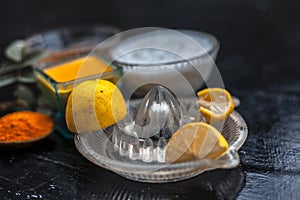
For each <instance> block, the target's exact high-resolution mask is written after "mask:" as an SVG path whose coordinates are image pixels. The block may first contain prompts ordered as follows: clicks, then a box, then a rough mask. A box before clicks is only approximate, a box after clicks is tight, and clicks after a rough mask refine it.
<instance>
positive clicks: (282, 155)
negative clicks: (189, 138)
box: [0, 0, 300, 199]
mask: <svg viewBox="0 0 300 200" xmlns="http://www.w3.org/2000/svg"><path fill="white" fill-rule="evenodd" d="M299 10H300V1H292V0H286V1H282V0H281V1H279V0H248V1H241V0H226V1H221V0H193V1H188V0H186V1H182V0H180V1H179V0H165V1H163V0H160V1H158V0H152V1H141V0H133V1H122V0H111V1H90V0H89V1H88V0H85V1H78V0H72V1H71V0H60V1H58V0H51V1H42V0H10V1H1V2H0V27H1V29H0V30H1V31H0V50H1V52H3V49H4V47H5V46H6V45H7V44H8V43H9V42H11V41H12V40H15V39H16V38H24V37H28V36H30V35H32V34H34V33H36V32H41V31H44V30H48V29H51V28H57V27H62V26H66V25H82V24H99V23H100V24H109V25H115V26H118V27H120V28H121V29H123V30H127V29H132V28H137V27H145V26H155V27H165V28H181V29H183V28H186V29H194V30H202V31H207V32H210V33H212V34H214V35H215V36H216V37H217V38H218V39H219V40H220V42H221V49H220V53H219V56H218V58H217V66H218V67H219V70H220V71H221V73H222V76H223V79H224V82H225V86H226V87H227V88H228V89H229V90H230V91H231V92H232V94H233V95H235V96H237V97H239V98H240V99H241V102H242V104H241V106H240V107H239V108H237V110H238V111H239V112H240V113H241V114H242V115H243V117H244V118H245V120H246V121H247V123H248V126H249V136H248V139H247V141H246V143H245V144H244V146H243V147H242V149H241V150H240V156H241V165H240V166H239V167H238V168H236V169H232V170H216V171H212V172H208V173H205V174H203V175H200V176H198V177H196V178H193V179H191V180H187V181H182V182H179V183H172V184H161V185H155V184H142V183H137V182H132V181H128V180H125V179H123V178H121V177H119V176H117V175H115V174H113V173H111V172H108V171H106V170H104V169H101V168H99V167H97V166H94V165H93V164H91V163H89V162H88V161H87V160H85V159H84V158H83V157H82V156H81V155H80V154H79V153H78V152H77V151H76V149H75V147H74V144H73V142H72V141H66V140H65V139H63V138H62V137H60V136H59V135H57V134H53V135H51V137H50V138H49V139H48V140H46V141H45V142H44V143H42V144H39V145H37V146H34V147H32V148H28V149H23V150H9V151H8V150H3V151H2V152H0V197H3V198H4V199H26V198H27V199H38V198H40V199H200V198H204V199H233V198H238V199H299V198H300V159H299V158H300V145H299V144H300V133H299V132H300V114H299V113H300V79H299V74H300V64H299V57H300V51H299V49H300V11H299ZM3 57H4V56H3V55H1V56H0V58H2V59H3ZM1 95H5V94H3V93H1Z"/></svg>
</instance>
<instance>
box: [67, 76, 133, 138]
mask: <svg viewBox="0 0 300 200" xmlns="http://www.w3.org/2000/svg"><path fill="white" fill-rule="evenodd" d="M126 112H127V111H126V104H125V100H124V98H123V95H122V93H121V92H120V90H119V89H118V87H117V86H116V85H114V84H113V83H111V82H109V81H106V80H89V81H85V82H83V83H80V84H79V85H77V86H75V87H74V89H73V91H72V93H71V94H70V96H69V98H68V102H67V107H66V116H65V117H66V123H67V126H68V129H69V130H70V131H71V132H74V133H81V132H88V131H94V130H99V129H103V128H107V127H109V126H111V125H113V124H115V123H117V122H118V121H120V120H122V119H123V118H124V117H125V115H126Z"/></svg>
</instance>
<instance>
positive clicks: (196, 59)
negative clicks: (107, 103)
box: [72, 28, 247, 183]
mask: <svg viewBox="0 0 300 200" xmlns="http://www.w3.org/2000/svg"><path fill="white" fill-rule="evenodd" d="M188 34H190V35H191V34H192V35H193V37H188V36H187V35H185V34H184V32H176V31H171V32H170V31H169V30H166V29H155V28H154V29H153V28H147V29H146V30H145V29H138V30H134V31H133V32H131V31H129V32H125V33H122V34H121V36H120V35H119V36H118V37H119V38H121V40H120V41H118V43H115V46H113V47H111V48H110V49H111V52H110V56H111V63H113V64H114V65H116V66H118V67H121V68H122V70H123V75H122V76H121V77H120V79H119V82H118V83H121V84H117V87H119V90H120V92H121V93H122V95H123V96H124V102H125V103H124V106H126V110H127V112H126V115H125V116H124V117H123V118H122V119H119V120H116V123H114V124H113V125H111V126H107V127H101V126H99V128H98V129H94V130H82V131H79V132H78V133H77V134H76V137H75V138H74V141H75V144H76V147H77V149H78V150H79V152H80V153H81V154H82V155H83V156H84V157H86V158H87V159H88V160H90V161H91V162H93V163H94V164H96V165H98V166H101V167H103V168H105V169H108V170H111V171H113V172H115V173H117V174H119V175H121V176H123V177H126V178H129V179H132V180H136V181H142V182H154V183H161V182H172V181H178V180H183V179H187V178H190V177H193V176H196V175H198V174H200V173H202V172H204V171H207V170H212V169H216V168H233V167H236V166H237V165H238V164H239V156H238V153H237V151H238V149H239V148H240V147H241V145H242V144H243V143H244V141H245V139H246V137H247V126H246V123H245V121H244V120H243V118H242V117H241V116H240V115H239V114H238V113H237V112H236V111H233V112H232V113H231V114H230V115H229V116H228V117H227V118H226V120H224V121H223V122H222V123H220V124H216V125H215V128H214V129H218V131H219V132H220V134H221V135H222V138H225V139H224V140H226V142H227V143H228V149H227V150H226V151H224V154H222V155H220V156H219V157H216V158H208V157H205V156H202V157H198V158H194V157H193V158H190V157H189V156H187V159H183V160H180V161H178V158H179V157H180V156H181V155H175V156H174V154H173V152H175V151H176V145H171V146H172V148H173V149H174V148H175V149H174V151H173V150H172V151H170V144H172V141H174V140H173V138H174V135H176V137H177V138H178V135H181V137H179V138H180V142H179V143H178V148H181V147H180V146H182V144H183V146H184V147H185V148H189V146H191V145H192V144H193V141H194V138H193V137H192V136H193V134H192V136H191V134H190V131H188V132H187V135H190V136H191V137H185V134H184V135H182V133H180V134H178V131H179V130H180V129H182V128H186V127H187V126H189V124H193V123H196V124H198V123H200V124H201V125H203V124H204V122H205V119H204V117H203V116H202V115H201V114H200V112H199V100H198V98H197V97H196V95H195V92H196V91H197V90H198V89H199V87H201V85H202V84H203V82H202V81H205V83H206V84H207V86H208V87H209V86H211V85H213V84H217V85H222V84H221V83H222V82H221V83H220V80H221V79H219V80H212V82H213V84H212V82H210V81H211V80H208V77H209V74H211V73H212V72H213V71H216V70H214V67H215V65H214V58H215V57H213V56H209V55H208V54H210V53H212V52H214V54H213V55H215V53H216V50H217V49H218V45H215V44H216V43H215V41H216V40H214V39H213V38H212V37H210V36H207V34H200V35H199V34H197V33H194V32H192V33H191V32H188ZM161 36H162V37H161ZM170 37H171V38H172V37H173V38H176V40H173V42H174V43H176V42H179V43H178V44H174V45H168V44H169V42H166V38H170ZM199 37H200V38H201V39H199ZM149 38H150V39H149ZM195 38H198V40H195ZM154 41H155V42H154ZM168 41H169V40H168ZM175 41H176V42H175ZM203 41H205V42H208V43H209V44H208V45H206V47H209V48H211V49H210V51H206V50H205V49H203V47H202V46H201V42H202V43H203ZM211 42H212V45H211V44H210V43H211ZM182 43H184V48H182V47H183V46H182V45H181V44H182ZM199 44H200V45H199ZM185 45H187V46H185ZM185 47H189V48H187V49H188V52H185V51H186V48H185ZM190 48H192V49H193V48H194V49H196V50H197V49H198V50H197V51H196V50H195V51H193V52H194V53H193V52H191V51H190ZM156 50H158V51H156ZM183 52H185V53H183ZM199 52H202V53H200V54H199ZM205 52H206V53H205ZM90 55H93V52H92V53H91V54H90ZM152 55H155V56H158V57H159V55H162V57H160V58H161V60H160V59H156V60H155V61H154V63H153V62H152V61H151V60H149V59H148V58H149V57H151V56H152ZM141 61H143V62H141ZM201 75H203V76H202V77H201ZM164 77H166V78H164ZM199 77H201V78H202V79H198V78H199ZM217 77H218V76H217ZM218 78H219V77H218ZM141 80H142V84H141ZM197 80H199V81H200V80H201V83H197ZM218 81H219V82H218ZM140 89H141V90H140ZM96 91H97V90H96ZM101 91H102V90H99V91H98V92H100V93H99V96H101V95H102V92H104V93H105V91H102V92H101ZM137 91H138V93H136V92H137ZM134 95H136V96H138V97H141V98H132V96H134ZM74 96H76V95H75V94H74V90H73V100H72V103H73V105H72V108H73V110H76V109H78V110H80V109H82V106H80V105H81V103H82V102H81V101H82V99H83V98H82V96H81V95H80V94H79V95H78V96H77V99H76V98H74ZM95 96H97V94H95V95H92V98H95ZM87 100H89V99H87ZM89 101H90V102H95V99H92V100H89ZM80 102H81V103H80ZM121 104H122V102H121V101H120V100H118V101H117V102H115V101H111V107H112V109H113V108H114V107H115V108H118V109H120V105H121ZM82 105H83V104H82ZM84 106H86V105H84ZM91 106H95V107H97V106H98V107H99V106H100V105H95V103H94V104H91ZM118 109H117V110H118ZM92 110H94V112H93V113H92V114H91V115H90V116H91V117H92V118H91V119H90V120H88V121H86V122H89V121H94V122H96V121H97V120H101V118H105V115H101V116H98V115H99V113H98V114H97V111H96V110H97V109H96V108H94V109H92ZM82 113H83V112H82ZM82 113H80V112H79V113H78V114H73V115H72V116H73V117H74V124H75V126H76V128H79V127H84V126H85V123H82V121H81V120H80V118H81V119H82V118H86V117H87V114H86V116H80V117H79V115H81V114H82ZM84 113H86V112H84ZM78 117H79V118H78ZM85 120H86V119H85ZM205 126H206V125H205ZM191 132H193V131H191ZM187 135H186V136H187ZM209 138H210V137H208V141H207V142H208V143H210V144H211V143H214V142H216V140H215V139H213V140H210V139H209ZM217 138H219V137H217ZM181 143H182V144H181ZM174 146H175V147H174ZM197 148H198V147H197ZM185 150H186V149H185ZM211 150H213V149H211V147H209V148H207V150H206V151H207V153H209V151H211ZM183 152H184V151H183ZM170 155H171V156H170Z"/></svg>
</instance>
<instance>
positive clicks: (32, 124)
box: [0, 111, 54, 143]
mask: <svg viewBox="0 0 300 200" xmlns="http://www.w3.org/2000/svg"><path fill="white" fill-rule="evenodd" d="M53 128H54V123H53V121H52V119H51V118H50V117H49V116H47V115H45V114H41V113H37V112H32V111H20V112H14V113H10V114H7V115H5V116H3V117H1V118H0V143H10V142H11V143H13V142H26V141H31V140H36V139H39V138H43V137H45V136H47V135H48V134H50V133H51V132H52V130H53Z"/></svg>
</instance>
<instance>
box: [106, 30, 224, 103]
mask: <svg viewBox="0 0 300 200" xmlns="http://www.w3.org/2000/svg"><path fill="white" fill-rule="evenodd" d="M124 35H126V34H124ZM128 35H129V36H128ZM128 35H126V37H123V38H122V39H121V40H120V42H118V44H117V45H115V46H114V47H113V48H112V49H111V52H110V54H111V57H112V60H114V63H115V64H116V65H118V66H121V67H122V68H123V71H124V74H126V76H125V77H123V81H122V82H123V85H122V90H123V91H124V93H127V92H128V91H131V90H132V88H139V87H140V86H142V87H141V88H139V89H138V90H136V91H135V93H134V94H135V95H137V96H138V97H141V96H144V94H145V93H146V92H147V91H148V90H149V89H150V88H151V86H152V85H151V84H149V85H148V86H145V83H147V82H149V83H151V82H158V83H161V84H163V85H167V86H168V87H169V88H171V89H172V91H173V92H175V93H176V94H177V95H178V96H191V95H193V94H194V92H195V91H197V90H199V89H200V88H201V86H203V84H204V83H206V82H207V80H208V79H209V77H210V75H211V73H212V71H213V68H214V67H215V63H214V61H215V59H216V57H217V53H218V50H219V42H218V40H217V39H216V38H215V37H214V36H213V35H211V34H208V33H204V32H199V31H192V30H168V29H146V30H144V31H143V30H142V31H139V30H137V31H132V33H130V34H128ZM183 79H185V80H183ZM180 81H181V82H180ZM186 82H188V84H190V85H191V87H192V91H187V90H186V89H185V88H186V87H185V84H186Z"/></svg>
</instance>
